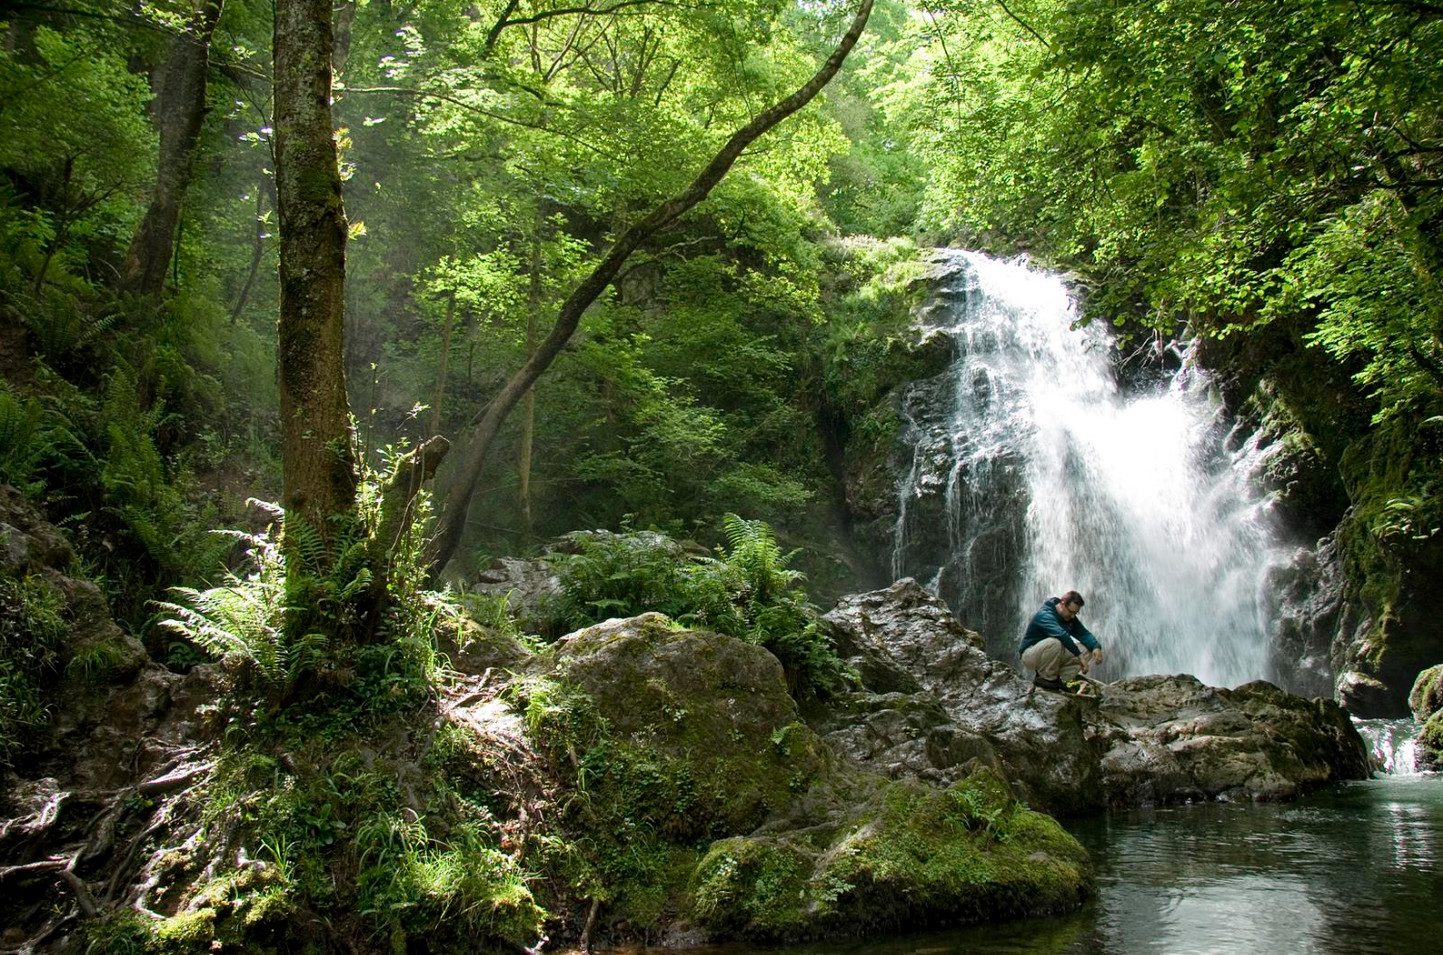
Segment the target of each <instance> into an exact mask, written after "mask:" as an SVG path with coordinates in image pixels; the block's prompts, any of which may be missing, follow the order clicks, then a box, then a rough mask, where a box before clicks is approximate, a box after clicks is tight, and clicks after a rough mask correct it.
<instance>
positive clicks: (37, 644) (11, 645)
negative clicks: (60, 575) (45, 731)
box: [0, 575, 66, 766]
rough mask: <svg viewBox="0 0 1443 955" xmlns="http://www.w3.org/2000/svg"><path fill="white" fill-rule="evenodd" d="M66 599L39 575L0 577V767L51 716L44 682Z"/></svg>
mask: <svg viewBox="0 0 1443 955" xmlns="http://www.w3.org/2000/svg"><path fill="white" fill-rule="evenodd" d="M64 612H65V599H64V597H63V596H62V595H61V594H60V592H59V591H58V590H56V589H55V588H54V587H52V586H51V585H50V584H49V583H47V582H46V581H45V580H43V579H41V578H39V577H32V576H23V577H10V576H8V575H7V576H0V766H7V765H9V764H10V761H11V759H12V758H13V757H14V755H15V753H16V752H17V751H18V750H19V749H20V746H21V742H22V741H23V739H24V737H25V735H26V734H27V733H29V732H31V731H33V730H35V729H37V728H39V727H40V726H43V725H44V724H45V722H46V720H47V719H48V716H49V705H48V703H47V701H46V698H45V692H44V682H45V680H46V678H47V677H48V676H50V675H51V674H52V673H54V672H55V671H56V669H57V668H58V666H59V663H60V658H59V647H60V638H61V637H62V636H63V635H64V634H65V630H66V622H65V616H64Z"/></svg>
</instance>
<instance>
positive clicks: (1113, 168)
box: [904, 0, 1443, 416]
mask: <svg viewBox="0 0 1443 955" xmlns="http://www.w3.org/2000/svg"><path fill="white" fill-rule="evenodd" d="M936 10H937V12H936V14H935V18H934V20H933V23H934V24H935V26H936V33H935V35H934V36H933V37H932V38H931V39H932V42H931V43H929V44H926V45H924V46H923V47H920V48H919V51H918V53H917V54H916V55H917V56H919V57H925V58H928V59H927V60H926V63H927V65H928V66H930V70H929V71H928V72H927V73H926V74H925V75H926V79H925V80H924V81H923V86H922V88H920V89H911V90H909V91H908V93H909V94H910V98H906V103H907V106H906V110H907V113H906V115H908V116H910V117H913V118H914V121H915V122H916V128H917V130H918V136H917V139H916V140H915V141H914V145H915V147H916V148H917V149H919V150H921V151H923V152H924V153H925V154H927V155H928V156H930V157H932V158H933V159H934V160H935V161H936V163H937V164H938V172H937V174H936V175H934V176H933V177H932V179H931V181H930V182H929V184H928V196H927V199H926V201H925V203H924V207H925V211H924V213H923V219H924V221H925V223H926V225H927V227H928V228H930V229H933V230H939V231H943V232H945V233H955V232H958V231H960V232H962V233H963V234H964V235H971V236H974V237H975V239H974V241H983V242H985V241H988V239H989V237H990V238H991V240H992V241H993V242H994V243H995V242H998V241H1000V242H1001V243H1004V244H1006V245H1011V246H1013V247H1015V245H1016V244H1018V243H1020V244H1023V245H1025V246H1027V247H1030V248H1032V249H1033V250H1035V251H1037V252H1040V253H1043V254H1045V255H1046V256H1048V257H1049V258H1051V259H1053V260H1054V261H1057V262H1060V263H1064V264H1067V265H1069V266H1073V267H1077V268H1080V269H1082V270H1083V271H1085V272H1086V273H1087V275H1088V276H1089V277H1090V278H1091V280H1092V283H1093V286H1094V289H1095V294H1094V296H1093V302H1092V309H1091V311H1092V314H1093V316H1094V317H1104V318H1109V319H1112V318H1115V319H1116V320H1117V322H1118V323H1119V324H1122V323H1123V322H1125V321H1131V320H1141V321H1143V322H1144V323H1146V324H1147V325H1149V326H1151V327H1153V328H1158V329H1161V330H1163V331H1164V332H1167V331H1169V330H1171V329H1174V328H1179V327H1182V326H1186V327H1188V328H1189V329H1190V330H1191V331H1193V332H1194V333H1205V334H1214V335H1249V336H1251V335H1256V334H1258V333H1259V331H1260V329H1262V328H1263V327H1264V326H1266V325H1268V324H1270V323H1275V322H1276V323H1282V324H1284V325H1286V326H1288V327H1289V328H1290V329H1292V330H1293V334H1295V335H1298V336H1301V338H1302V339H1303V341H1305V342H1307V343H1309V344H1311V345H1313V346H1315V347H1318V348H1321V349H1324V350H1326V351H1327V352H1328V354H1329V355H1330V356H1331V357H1332V358H1333V359H1334V360H1336V361H1338V362H1339V363H1341V364H1342V365H1343V367H1344V368H1346V369H1347V370H1348V371H1349V372H1351V373H1352V374H1354V376H1355V377H1356V379H1357V381H1358V383H1359V384H1360V385H1362V386H1363V387H1364V388H1365V389H1367V391H1369V392H1370V393H1371V394H1372V395H1373V396H1374V398H1375V400H1376V405H1375V409H1376V412H1377V414H1378V415H1379V416H1388V415H1393V414H1408V413H1410V412H1415V411H1418V410H1424V411H1426V410H1428V409H1433V410H1435V411H1436V410H1437V409H1438V408H1439V407H1440V401H1443V374H1440V372H1443V298H1440V288H1443V286H1440V277H1443V195H1440V192H1439V185H1440V179H1439V175H1438V174H1439V166H1438V156H1439V155H1440V152H1439V142H1440V140H1439V138H1438V137H1439V133H1440V120H1443V115H1440V113H1439V103H1440V102H1443V101H1440V98H1439V95H1438V93H1439V90H1440V89H1443V73H1440V66H1439V64H1440V57H1439V53H1440V51H1443V46H1440V45H1443V16H1440V14H1439V12H1438V10H1436V9H1435V8H1433V7H1430V6H1428V5H1426V4H1411V3H1397V4H1394V3H1362V4H1357V3H1346V2H1335V0H1316V2H1308V3H1284V2H1274V0H1235V2H1217V0H1181V2H1169V3H1162V4H1155V3H1129V2H1123V3H1113V2H1098V0H1031V2H1024V3H1020V4H1015V5H1009V6H1007V7H1006V8H1002V7H1000V6H998V5H990V4H986V5H977V4H971V3H959V4H953V3H946V2H944V3H940V4H937V5H936ZM1009 14H1010V15H1009ZM944 47H945V49H944ZM938 57H940V58H941V59H940V61H939V59H938ZM919 65H920V64H919ZM918 75H921V74H920V71H919V73H914V74H913V76H912V77H909V78H908V82H910V83H913V84H915V83H917V82H918V81H917V79H916V78H915V77H916V76H918ZM904 98H905V97H904Z"/></svg>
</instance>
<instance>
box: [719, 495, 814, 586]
mask: <svg viewBox="0 0 1443 955" xmlns="http://www.w3.org/2000/svg"><path fill="white" fill-rule="evenodd" d="M722 530H723V532H724V533H725V534H726V537H727V543H728V544H729V545H730V547H731V552H730V553H728V554H727V555H726V563H727V564H729V565H730V566H731V567H733V568H735V569H736V570H737V571H739V572H740V573H741V575H742V577H743V578H744V580H745V581H746V586H747V588H748V589H749V591H750V597H751V599H752V600H754V601H755V602H757V603H760V604H765V603H768V602H770V601H771V600H772V599H773V598H775V597H777V596H780V595H781V594H783V593H786V592H787V591H788V590H790V589H791V588H792V586H793V585H795V584H798V583H801V582H802V581H804V580H806V575H805V574H803V573H802V572H801V571H799V570H792V569H790V568H788V567H787V565H788V564H789V563H791V561H792V558H794V557H796V555H797V554H798V553H799V552H798V551H795V550H794V551H791V552H790V553H785V554H784V553H782V549H781V546H780V545H779V544H778V543H777V538H776V535H774V534H773V533H772V529H771V527H769V526H768V525H767V523H766V522H765V521H749V520H747V519H746V518H744V517H738V516H737V515H735V514H726V515H724V516H723V517H722Z"/></svg>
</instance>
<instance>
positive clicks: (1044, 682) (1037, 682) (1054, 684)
mask: <svg viewBox="0 0 1443 955" xmlns="http://www.w3.org/2000/svg"><path fill="white" fill-rule="evenodd" d="M1032 685H1033V686H1037V687H1041V688H1042V689H1044V690H1051V691H1052V692H1054V693H1066V692H1067V687H1065V686H1063V685H1062V681H1061V680H1049V679H1047V677H1045V676H1043V675H1042V674H1040V673H1039V674H1037V675H1036V676H1034V677H1033V678H1032Z"/></svg>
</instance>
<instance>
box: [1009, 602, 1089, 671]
mask: <svg viewBox="0 0 1443 955" xmlns="http://www.w3.org/2000/svg"><path fill="white" fill-rule="evenodd" d="M1082 604H1083V600H1082V594H1080V593H1078V592H1077V591H1075V590H1069V591H1068V592H1067V593H1065V594H1063V595H1062V596H1061V597H1049V598H1048V599H1047V602H1046V603H1044V604H1043V605H1042V609H1041V610H1039V611H1037V613H1036V614H1034V615H1033V617H1032V622H1031V623H1029V624H1028V625H1027V632H1026V633H1025V634H1023V636H1022V646H1021V647H1019V648H1018V649H1019V651H1020V652H1021V654H1022V665H1023V666H1024V667H1026V668H1027V669H1029V670H1033V671H1035V675H1034V676H1033V677H1032V683H1033V685H1034V686H1040V687H1042V688H1043V689H1044V690H1057V691H1060V690H1063V689H1064V688H1065V687H1066V685H1067V684H1068V683H1069V682H1071V681H1072V680H1075V679H1077V677H1078V675H1079V674H1081V673H1086V672H1087V671H1088V668H1089V667H1091V666H1094V665H1096V664H1098V663H1101V662H1102V647H1101V645H1099V644H1098V642H1097V638H1096V637H1094V636H1093V635H1092V633H1091V631H1089V630H1088V629H1087V628H1086V627H1084V626H1083V625H1082V621H1081V620H1079V619H1077V612H1078V611H1079V610H1081V609H1082ZM1079 642H1081V644H1082V647H1081V648H1079V647H1078V643H1079Z"/></svg>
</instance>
